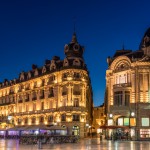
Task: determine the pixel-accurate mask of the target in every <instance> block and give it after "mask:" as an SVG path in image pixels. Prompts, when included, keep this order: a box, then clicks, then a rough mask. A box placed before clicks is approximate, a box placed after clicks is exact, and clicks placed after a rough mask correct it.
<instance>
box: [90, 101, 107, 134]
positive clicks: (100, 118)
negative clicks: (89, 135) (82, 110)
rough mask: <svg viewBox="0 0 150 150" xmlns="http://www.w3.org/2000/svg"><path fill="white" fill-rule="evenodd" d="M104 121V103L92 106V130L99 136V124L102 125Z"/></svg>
mask: <svg viewBox="0 0 150 150" xmlns="http://www.w3.org/2000/svg"><path fill="white" fill-rule="evenodd" d="M105 121H106V115H105V106H104V104H102V105H100V106H98V107H94V108H93V125H92V132H93V133H95V134H96V135H97V136H99V134H100V132H102V131H101V129H100V126H104V125H105Z"/></svg>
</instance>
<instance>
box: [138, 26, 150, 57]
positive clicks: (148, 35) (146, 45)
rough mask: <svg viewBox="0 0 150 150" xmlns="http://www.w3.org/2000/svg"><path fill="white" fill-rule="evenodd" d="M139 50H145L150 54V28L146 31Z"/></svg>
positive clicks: (145, 52)
mask: <svg viewBox="0 0 150 150" xmlns="http://www.w3.org/2000/svg"><path fill="white" fill-rule="evenodd" d="M139 50H143V51H144V54H145V55H148V56H150V28H148V30H147V31H146V32H145V34H144V36H143V38H142V41H141V44H140V47H139Z"/></svg>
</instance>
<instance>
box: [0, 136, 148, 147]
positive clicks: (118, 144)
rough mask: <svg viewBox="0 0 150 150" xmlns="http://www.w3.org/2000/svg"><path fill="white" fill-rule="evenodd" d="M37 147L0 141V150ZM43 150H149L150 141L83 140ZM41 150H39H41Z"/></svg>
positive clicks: (55, 145) (51, 145) (48, 145)
mask: <svg viewBox="0 0 150 150" xmlns="http://www.w3.org/2000/svg"><path fill="white" fill-rule="evenodd" d="M38 149H39V148H38V145H19V142H18V140H0V150H38ZM42 149H43V150H150V141H106V140H103V141H100V140H99V139H96V138H95V139H84V140H80V141H79V142H78V143H66V144H47V145H44V144H43V145H42ZM42 149H41V150H42Z"/></svg>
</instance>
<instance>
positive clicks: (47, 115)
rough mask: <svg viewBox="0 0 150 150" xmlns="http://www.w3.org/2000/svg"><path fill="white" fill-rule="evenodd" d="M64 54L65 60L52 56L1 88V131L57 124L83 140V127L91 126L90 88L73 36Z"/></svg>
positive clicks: (81, 51) (80, 54)
mask: <svg viewBox="0 0 150 150" xmlns="http://www.w3.org/2000/svg"><path fill="white" fill-rule="evenodd" d="M64 52H65V56H66V57H65V59H64V60H60V58H59V57H58V56H54V57H53V59H52V60H46V61H45V65H44V66H42V67H37V66H36V65H32V70H31V71H28V72H21V73H20V75H19V78H18V79H14V80H11V81H8V80H5V81H4V82H3V83H1V84H0V121H1V128H9V127H12V126H29V125H39V124H40V125H42V124H43V125H44V124H45V125H53V124H55V125H56V124H57V125H59V126H65V127H66V128H67V131H68V134H69V135H72V134H73V135H80V137H85V136H86V124H92V107H93V99H92V87H91V83H90V78H89V74H88V70H87V68H86V64H85V63H84V59H83V52H84V47H83V46H81V45H80V44H79V43H78V42H77V38H76V34H75V33H74V34H73V36H72V41H71V42H70V43H69V44H66V45H65V47H64Z"/></svg>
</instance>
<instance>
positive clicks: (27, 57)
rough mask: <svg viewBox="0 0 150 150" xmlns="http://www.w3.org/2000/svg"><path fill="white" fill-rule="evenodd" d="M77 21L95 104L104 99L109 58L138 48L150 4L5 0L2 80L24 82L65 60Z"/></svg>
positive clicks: (140, 0)
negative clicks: (27, 75) (24, 75)
mask: <svg viewBox="0 0 150 150" xmlns="http://www.w3.org/2000/svg"><path fill="white" fill-rule="evenodd" d="M74 18H75V20H76V33H77V38H78V42H79V43H80V44H81V45H83V46H85V53H84V59H85V62H86V64H87V66H88V70H89V72H90V77H91V81H92V87H93V94H94V97H93V98H94V105H95V106H98V105H100V104H102V103H103V101H104V92H105V71H106V69H107V62H106V58H107V57H108V56H113V54H114V53H115V51H116V50H118V49H122V46H123V44H124V46H125V49H131V50H137V49H138V46H139V43H140V41H141V38H142V36H143V34H144V32H145V31H146V29H147V28H148V27H149V26H150V1H149V0H74V1H72V0H18V1H16V0H5V1H4V0H3V1H2V0H1V1H0V81H3V80H4V79H5V78H7V79H9V80H10V79H14V78H18V75H19V73H20V72H21V71H29V70H31V66H32V64H37V65H38V66H42V65H44V62H45V59H51V58H52V57H53V56H54V55H58V56H60V57H61V59H63V58H64V45H65V44H67V43H69V42H70V41H71V37H72V34H73V26H74V23H73V22H74Z"/></svg>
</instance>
